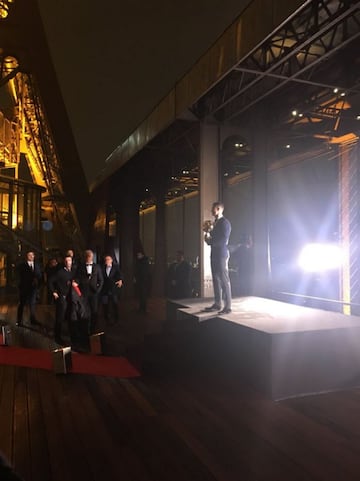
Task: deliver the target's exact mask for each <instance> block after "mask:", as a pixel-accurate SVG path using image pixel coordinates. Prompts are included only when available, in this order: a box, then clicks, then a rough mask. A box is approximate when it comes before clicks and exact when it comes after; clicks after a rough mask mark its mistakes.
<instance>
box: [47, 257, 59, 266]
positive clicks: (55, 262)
mask: <svg viewBox="0 0 360 481" xmlns="http://www.w3.org/2000/svg"><path fill="white" fill-rule="evenodd" d="M57 265H58V261H57V259H56V257H52V258H51V259H49V266H50V267H56V266H57Z"/></svg>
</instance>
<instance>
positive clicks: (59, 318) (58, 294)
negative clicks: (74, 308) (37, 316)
mask: <svg viewBox="0 0 360 481" xmlns="http://www.w3.org/2000/svg"><path fill="white" fill-rule="evenodd" d="M74 279H75V270H74V269H73V268H72V257H71V256H65V257H64V267H62V268H61V269H59V270H58V271H57V272H56V274H55V275H54V276H52V277H51V278H50V279H49V291H50V292H51V294H52V296H53V298H54V300H55V305H56V313H55V332H54V335H55V341H56V342H57V343H58V344H64V341H63V339H62V337H61V330H62V325H63V323H64V321H65V320H66V321H69V322H70V311H71V289H72V284H73V282H74ZM75 284H76V285H77V283H76V282H75Z"/></svg>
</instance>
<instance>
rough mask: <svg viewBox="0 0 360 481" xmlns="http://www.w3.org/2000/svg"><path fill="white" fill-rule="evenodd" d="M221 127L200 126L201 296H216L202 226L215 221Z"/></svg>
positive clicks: (207, 247) (208, 249) (208, 250)
mask: <svg viewBox="0 0 360 481" xmlns="http://www.w3.org/2000/svg"><path fill="white" fill-rule="evenodd" d="M219 130H220V129H219V127H218V126H217V125H213V124H202V125H201V126H200V151H199V165H200V178H199V194H200V225H199V226H197V228H198V230H199V237H200V239H199V242H200V295H201V297H212V296H213V295H214V291H213V283H212V276H211V267H210V247H209V246H208V245H207V244H206V243H205V242H204V232H203V230H202V226H203V223H204V221H205V220H210V219H212V220H213V217H212V215H211V206H212V204H213V202H216V201H217V200H221V199H219V137H220V135H219Z"/></svg>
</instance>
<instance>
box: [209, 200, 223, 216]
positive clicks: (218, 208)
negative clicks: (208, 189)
mask: <svg viewBox="0 0 360 481" xmlns="http://www.w3.org/2000/svg"><path fill="white" fill-rule="evenodd" d="M223 212H224V204H223V203H222V202H214V203H213V205H212V208H211V213H212V215H213V216H214V217H215V218H216V219H218V218H219V217H221V216H222V214H223Z"/></svg>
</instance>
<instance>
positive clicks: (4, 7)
mask: <svg viewBox="0 0 360 481" xmlns="http://www.w3.org/2000/svg"><path fill="white" fill-rule="evenodd" d="M12 3H14V0H0V19H4V18H7V16H8V15H9V8H10V5H11V4H12Z"/></svg>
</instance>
